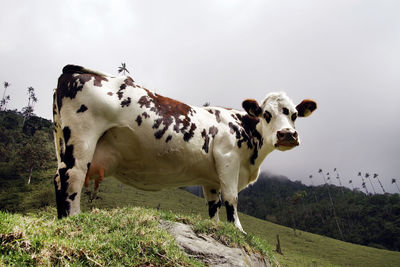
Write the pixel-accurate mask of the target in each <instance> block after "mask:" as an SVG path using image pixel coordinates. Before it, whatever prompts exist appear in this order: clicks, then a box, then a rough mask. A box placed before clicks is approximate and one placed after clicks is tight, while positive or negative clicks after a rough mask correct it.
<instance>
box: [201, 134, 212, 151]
mask: <svg viewBox="0 0 400 267" xmlns="http://www.w3.org/2000/svg"><path fill="white" fill-rule="evenodd" d="M201 137H203V139H204V144H203V147H202V149H203V150H204V151H205V152H206V153H208V149H209V144H210V137H209V136H208V134H207V131H206V129H203V131H202V132H201Z"/></svg>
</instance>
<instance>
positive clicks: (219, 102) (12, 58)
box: [0, 0, 400, 193]
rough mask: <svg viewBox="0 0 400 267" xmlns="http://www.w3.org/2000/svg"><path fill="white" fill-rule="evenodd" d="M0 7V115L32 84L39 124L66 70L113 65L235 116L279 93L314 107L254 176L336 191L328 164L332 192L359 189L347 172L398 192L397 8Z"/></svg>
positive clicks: (342, 2) (233, 4)
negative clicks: (3, 102) (289, 144)
mask: <svg viewBox="0 0 400 267" xmlns="http://www.w3.org/2000/svg"><path fill="white" fill-rule="evenodd" d="M1 9H2V15H1V16H0V36H1V41H0V81H1V83H2V84H3V82H4V81H7V82H9V83H10V84H11V86H10V87H9V88H8V89H7V90H8V91H7V94H9V95H10V96H11V101H10V103H9V105H8V108H10V109H15V108H16V109H18V110H20V109H21V108H22V107H23V106H26V104H27V101H28V96H27V87H29V86H32V87H34V88H35V91H36V95H37V97H38V100H39V102H38V103H37V104H36V106H35V113H36V114H37V115H39V116H42V117H45V118H47V119H51V114H52V113H51V112H52V94H53V89H54V88H55V87H56V86H57V79H58V77H59V75H60V74H61V70H62V67H63V66H64V65H66V64H71V63H72V64H77V65H82V66H85V67H87V68H91V69H95V70H99V71H103V72H107V73H111V74H114V75H117V74H118V73H117V68H118V66H120V65H121V63H122V62H125V63H126V64H127V68H128V70H130V73H131V76H132V77H133V78H134V80H135V81H136V82H137V83H138V84H141V85H142V86H145V87H147V88H149V89H151V90H155V91H156V92H157V93H159V94H161V95H165V96H168V97H171V98H175V99H178V100H180V101H182V102H185V103H187V104H190V105H196V106H201V105H203V104H204V103H205V102H210V103H211V105H215V106H224V107H232V108H236V109H241V103H242V101H243V100H244V99H246V98H254V99H257V100H258V101H259V102H261V101H262V100H263V99H264V97H265V96H266V95H267V94H268V93H269V92H273V91H285V92H286V93H287V94H288V95H289V97H290V98H291V99H292V100H293V101H294V102H295V104H297V103H299V102H300V101H301V100H303V99H305V98H311V99H314V100H315V101H317V102H318V109H317V110H316V111H315V112H314V114H312V115H311V116H310V117H307V118H299V119H298V120H297V121H296V128H297V130H298V132H299V135H300V139H301V145H300V147H297V148H295V149H293V150H291V151H285V152H280V151H274V152H272V153H271V154H270V155H269V156H268V157H267V158H266V159H265V161H264V163H263V164H262V167H261V168H262V170H264V171H269V172H272V173H275V174H280V175H285V176H287V177H288V178H289V179H291V180H300V181H302V182H303V183H305V184H311V183H313V184H315V185H317V184H322V183H323V179H322V177H321V176H320V175H319V174H318V170H319V169H320V168H321V169H323V171H324V173H325V174H326V173H327V172H329V173H330V174H331V175H330V176H331V177H332V178H331V181H332V183H334V184H336V185H337V184H338V180H337V179H336V178H335V177H336V174H334V175H332V173H333V169H334V168H337V171H338V172H339V174H340V177H341V182H342V184H344V185H346V186H349V187H350V188H352V186H354V187H358V188H360V189H362V188H361V179H360V177H358V176H357V174H358V172H362V173H363V175H364V174H365V173H367V172H368V173H371V174H372V173H377V174H378V175H379V177H380V179H381V182H382V184H383V186H384V188H385V189H386V191H389V192H398V191H397V188H396V187H395V185H393V184H391V180H392V178H395V179H397V181H398V183H399V184H400V153H399V152H400V140H399V138H400V123H399V115H400V105H399V100H400V16H399V10H400V1H397V0H392V1H386V0H380V1H369V0H326V1H320V0H304V1H299V0H285V1H270V0H265V1H255V0H244V1H239V0H203V1H192V0H180V1H162V0H160V1H153V0H148V1H135V0H132V1H123V0H117V1H115V0H114V1H100V0H96V1H87V0H80V1H78V0H70V1H60V0H58V1H54V0H49V1H45V0H37V1H29V0H22V1H13V0H10V1H9V0H2V1H1ZM1 89H3V88H1ZM1 93H2V91H1ZM310 175H313V178H312V180H310V179H309V176H310ZM349 179H352V181H353V184H352V185H351V184H349ZM372 185H373V186H374V189H375V191H376V192H377V193H381V192H382V190H381V188H380V186H379V184H378V182H377V179H372ZM367 186H368V190H369V191H370V192H373V189H372V187H371V184H370V183H369V181H367Z"/></svg>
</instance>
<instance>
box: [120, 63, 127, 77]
mask: <svg viewBox="0 0 400 267" xmlns="http://www.w3.org/2000/svg"><path fill="white" fill-rule="evenodd" d="M121 72H122V73H123V75H125V72H127V73H129V70H128V69H127V68H126V64H125V63H121V66H120V67H118V73H121Z"/></svg>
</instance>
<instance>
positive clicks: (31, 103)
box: [22, 86, 38, 126]
mask: <svg viewBox="0 0 400 267" xmlns="http://www.w3.org/2000/svg"><path fill="white" fill-rule="evenodd" d="M37 102H38V99H37V97H36V94H35V88H33V87H32V86H29V87H28V105H27V106H26V107H23V108H22V114H23V116H24V120H23V121H22V126H24V124H25V121H26V119H27V118H29V117H30V116H32V115H33V111H34V107H35V103H37Z"/></svg>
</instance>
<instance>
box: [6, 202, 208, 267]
mask: <svg viewBox="0 0 400 267" xmlns="http://www.w3.org/2000/svg"><path fill="white" fill-rule="evenodd" d="M54 213H55V209H54V208H51V210H50V211H49V212H45V211H42V212H40V213H39V214H29V215H25V216H21V215H18V214H10V213H4V212H0V221H1V223H0V233H1V234H0V240H1V246H0V251H1V256H0V259H1V263H3V264H4V265H7V266H9V265H18V266H20V265H36V266H54V265H63V266H64V265H72V266H121V265H122V266H143V265H147V266H179V265H180V266H203V264H202V263H200V262H197V261H195V260H194V259H191V258H189V257H187V256H186V255H185V254H184V253H183V252H182V251H181V250H180V249H179V247H178V246H177V244H176V243H175V242H174V239H173V237H172V236H171V235H169V234H168V233H167V232H166V231H165V230H162V229H160V228H159V227H158V219H159V217H160V215H159V213H157V212H156V211H155V210H154V209H153V210H152V209H144V208H138V207H136V208H135V207H134V208H122V209H113V210H100V209H94V210H93V211H92V212H85V213H81V214H79V215H78V216H73V217H71V218H67V219H64V220H57V219H56V218H55V216H54Z"/></svg>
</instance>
